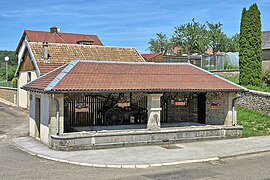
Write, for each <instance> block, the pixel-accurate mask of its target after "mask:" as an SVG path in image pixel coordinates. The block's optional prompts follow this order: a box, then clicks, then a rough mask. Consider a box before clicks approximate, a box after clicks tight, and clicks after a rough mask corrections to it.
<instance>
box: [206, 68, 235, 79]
mask: <svg viewBox="0 0 270 180" xmlns="http://www.w3.org/2000/svg"><path fill="white" fill-rule="evenodd" d="M211 72H212V73H213V74H215V75H218V76H220V77H223V78H230V77H235V76H238V75H239V70H226V71H211Z"/></svg>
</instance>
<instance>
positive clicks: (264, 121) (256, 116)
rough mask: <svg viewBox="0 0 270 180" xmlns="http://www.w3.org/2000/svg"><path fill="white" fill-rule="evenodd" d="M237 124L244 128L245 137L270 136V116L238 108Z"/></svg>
mask: <svg viewBox="0 0 270 180" xmlns="http://www.w3.org/2000/svg"><path fill="white" fill-rule="evenodd" d="M237 124H238V125H241V126H243V128H244V130H243V137H250V136H266V135H270V115H267V114H266V113H261V112H257V111H254V110H251V109H247V108H243V107H241V106H238V107H237Z"/></svg>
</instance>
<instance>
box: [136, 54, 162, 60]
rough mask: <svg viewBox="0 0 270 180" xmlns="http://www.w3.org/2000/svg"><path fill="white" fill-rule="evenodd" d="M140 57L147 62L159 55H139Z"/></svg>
mask: <svg viewBox="0 0 270 180" xmlns="http://www.w3.org/2000/svg"><path fill="white" fill-rule="evenodd" d="M141 55H142V57H143V58H144V59H145V60H146V61H148V60H150V59H152V58H154V57H157V56H159V55H161V54H160V53H155V54H141Z"/></svg>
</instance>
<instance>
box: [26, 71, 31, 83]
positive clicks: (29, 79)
mask: <svg viewBox="0 0 270 180" xmlns="http://www.w3.org/2000/svg"><path fill="white" fill-rule="evenodd" d="M30 81H31V72H27V82H30Z"/></svg>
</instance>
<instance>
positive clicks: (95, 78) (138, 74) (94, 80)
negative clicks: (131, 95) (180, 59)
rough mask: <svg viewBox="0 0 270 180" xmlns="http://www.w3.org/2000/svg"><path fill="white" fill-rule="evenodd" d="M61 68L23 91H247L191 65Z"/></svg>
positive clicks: (99, 64) (116, 64)
mask: <svg viewBox="0 0 270 180" xmlns="http://www.w3.org/2000/svg"><path fill="white" fill-rule="evenodd" d="M61 68H62V69H61ZM61 68H59V69H57V70H54V71H52V72H49V73H48V74H46V75H44V76H41V77H40V78H38V79H36V80H34V81H32V82H30V83H28V84H26V85H25V86H24V87H23V89H26V90H31V91H42V92H48V93H50V92H51V93H52V92H56V93H57V92H58V93H65V92H126V91H130V92H138V91H143V92H169V91H193V92H207V91H216V92H222V91H229V92H237V91H246V89H244V88H242V87H241V86H239V85H237V84H234V83H231V82H229V81H227V80H225V79H223V78H220V77H218V76H216V75H214V74H212V73H210V72H207V71H205V70H203V69H201V68H198V67H196V66H194V65H192V64H189V63H183V64H181V63H175V64H173V63H172V64H166V63H147V62H141V63H128V62H108V61H107V62H105V61H103V62H100V61H80V60H75V61H72V62H70V63H69V64H68V65H66V66H65V67H61Z"/></svg>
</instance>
